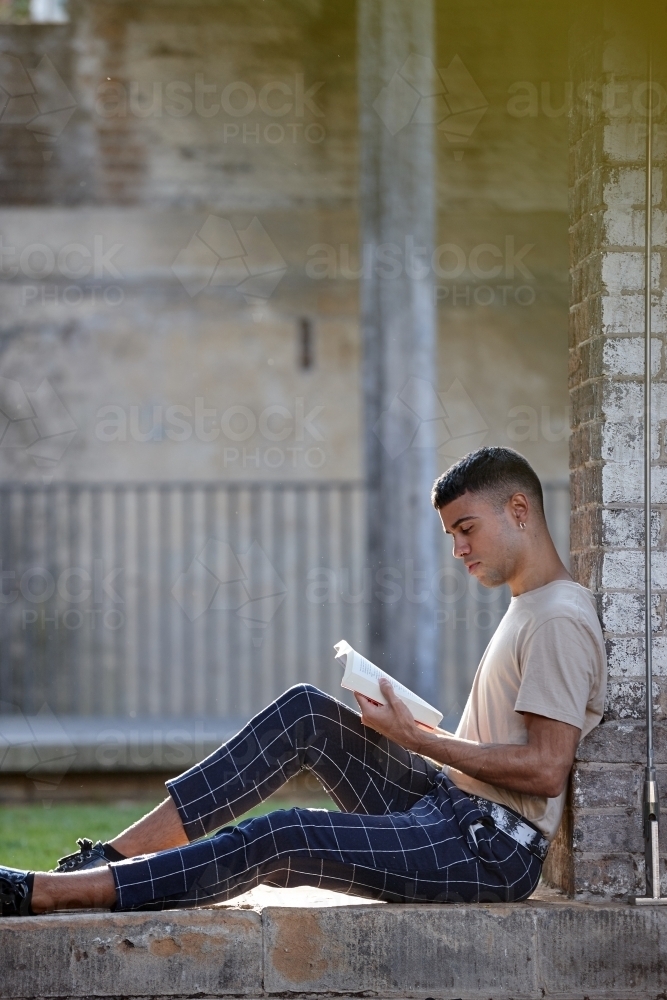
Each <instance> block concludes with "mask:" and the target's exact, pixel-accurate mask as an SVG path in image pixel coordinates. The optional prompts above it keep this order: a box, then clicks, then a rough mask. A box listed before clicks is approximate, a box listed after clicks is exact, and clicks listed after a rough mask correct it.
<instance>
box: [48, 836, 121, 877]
mask: <svg viewBox="0 0 667 1000" xmlns="http://www.w3.org/2000/svg"><path fill="white" fill-rule="evenodd" d="M77 844H78V845H79V850H78V851H75V852H74V854H68V855H67V857H65V858H60V859H59V861H58V864H57V865H56V867H55V868H53V869H51V870H52V871H54V872H81V871H84V870H85V869H86V868H102V866H103V865H108V864H109V862H110V861H123V860H124V855H122V854H119V853H118V851H117V850H115V848H113V847H112V846H111V844H103V843H102V841H101V840H98V841H97V843H96V844H94V843H93V842H92V840H88V838H87V837H79V839H78V840H77Z"/></svg>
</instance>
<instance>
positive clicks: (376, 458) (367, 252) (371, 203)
mask: <svg viewBox="0 0 667 1000" xmlns="http://www.w3.org/2000/svg"><path fill="white" fill-rule="evenodd" d="M358 18H359V21H358V23H359V56H358V63H359V109H360V110H359V115H360V118H359V157H360V199H359V216H360V242H361V252H362V256H363V260H364V267H363V270H362V275H361V279H360V297H361V299H360V306H361V328H362V341H363V369H362V374H363V389H364V420H365V449H366V478H367V481H368V484H369V486H370V488H371V489H370V492H369V499H368V501H367V503H368V511H367V547H368V565H369V566H370V567H371V568H372V571H373V579H374V585H373V588H372V589H373V602H372V603H371V604H370V605H369V614H370V622H369V647H370V657H371V659H373V660H375V661H376V662H377V663H378V664H379V665H381V666H382V667H384V668H385V669H387V670H389V671H390V673H392V674H393V675H394V676H396V677H398V678H399V679H400V680H402V681H403V682H404V683H406V684H407V685H408V686H409V687H411V688H413V689H414V690H416V691H418V692H419V693H420V694H421V695H422V696H423V697H425V698H427V699H428V700H430V701H433V702H436V703H437V701H436V699H437V697H438V684H437V678H438V671H439V664H438V643H437V635H438V628H437V625H436V615H435V602H434V598H433V596H432V583H433V581H434V579H435V577H436V574H437V572H438V569H439V568H440V567H439V565H438V543H437V539H438V534H437V526H438V521H437V517H436V515H435V513H434V511H433V509H432V508H431V506H430V502H429V495H430V491H431V486H432V485H433V480H434V479H435V475H436V464H435V463H436V444H440V443H441V442H439V441H438V442H436V430H435V423H437V421H434V420H433V418H434V417H436V416H437V415H438V414H437V410H439V409H440V404H439V402H438V397H437V394H436V391H435V387H434V383H436V382H437V373H436V342H437V333H436V313H435V303H434V289H433V275H432V271H431V268H430V261H431V256H432V252H433V243H434V220H435V215H436V212H435V186H434V173H435V155H434V140H433V130H434V125H433V123H432V122H431V121H430V119H429V118H428V115H427V116H426V119H424V117H420V115H419V113H418V112H419V108H418V107H417V104H419V107H422V104H421V103H420V97H423V96H424V95H434V94H436V93H437V92H438V87H437V85H436V81H435V66H434V60H435V58H436V56H435V45H434V38H435V33H434V6H433V2H432V0H411V2H409V3H407V2H406V0H360V3H359V5H358ZM440 89H442V85H441V84H440ZM398 580H401V581H404V582H405V586H404V587H403V589H402V590H401V591H400V592H399V591H398V588H397V586H396V581H398Z"/></svg>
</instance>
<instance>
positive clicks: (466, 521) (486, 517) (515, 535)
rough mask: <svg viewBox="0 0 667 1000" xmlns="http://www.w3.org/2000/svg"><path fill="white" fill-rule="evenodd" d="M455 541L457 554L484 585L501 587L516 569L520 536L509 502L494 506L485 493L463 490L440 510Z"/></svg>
mask: <svg viewBox="0 0 667 1000" xmlns="http://www.w3.org/2000/svg"><path fill="white" fill-rule="evenodd" d="M438 513H439V514H440V519H441V521H442V523H443V526H444V529H445V531H446V532H447V534H448V535H451V536H452V538H453V541H454V556H455V558H457V559H462V560H463V562H464V564H465V566H466V568H467V570H468V573H470V575H471V576H474V577H476V578H477V579H478V580H479V582H480V583H481V584H482V585H483V586H484V587H499V586H501V584H503V583H506V582H507V580H509V579H510V578H511V576H512V574H513V573H514V571H515V567H516V564H517V558H518V555H519V547H520V544H521V539H520V537H519V532H518V531H517V524H516V518H514V517H513V515H512V512H511V510H510V506H509V504H508V505H507V506H506V507H505V508H503V509H502V510H498V509H497V507H494V506H493V504H492V503H491V501H490V500H489V499H487V498H486V497H485V495H484V494H483V493H464V494H463V496H462V497H459V498H458V499H457V500H452V502H451V503H448V504H446V506H444V507H441V508H440V510H439V511H438Z"/></svg>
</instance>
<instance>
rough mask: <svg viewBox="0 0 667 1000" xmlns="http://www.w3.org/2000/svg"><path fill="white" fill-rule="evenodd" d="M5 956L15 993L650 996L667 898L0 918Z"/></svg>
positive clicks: (579, 999)
mask: <svg viewBox="0 0 667 1000" xmlns="http://www.w3.org/2000/svg"><path fill="white" fill-rule="evenodd" d="M291 891H292V892H296V893H298V892H299V890H291ZM281 895H282V897H283V898H289V895H288V893H282V894H281ZM293 898H295V899H297V900H298V899H299V896H298V895H297V896H295V897H293ZM344 900H345V897H342V898H341V902H343V901H344ZM347 902H350V900H347ZM244 905H245V906H248V905H249V904H244ZM0 955H2V963H1V964H2V973H3V974H2V976H0V996H2V997H3V998H4V997H6V998H9V997H11V998H13V1000H15V998H28V997H30V998H37V997H44V998H47V997H49V998H51V997H60V998H65V997H69V998H75V997H76V998H83V997H119V996H123V997H158V996H163V997H164V996H169V997H192V996H195V995H198V996H208V997H231V996H241V997H243V996H254V997H270V996H276V995H283V996H284V995H289V996H292V997H300V996H302V997H313V996H318V995H322V996H324V995H328V996H341V997H345V996H350V995H351V994H356V995H359V994H360V993H363V994H365V995H367V996H368V995H372V996H381V997H417V998H419V997H422V998H426V997H433V998H435V1000H452V998H461V1000H473V998H475V1000H478V998H480V997H481V998H484V1000H509V998H526V1000H528V998H531V1000H532V998H540V1000H542V998H543V997H545V996H547V997H556V998H561V1000H575V998H576V1000H583V998H585V997H588V998H589V1000H603V998H604V1000H634V998H642V1000H649V998H651V1000H653V998H658V997H664V988H665V982H667V908H658V907H656V908H652V909H649V908H645V909H644V908H643V909H635V908H632V907H629V906H625V905H621V904H616V903H597V904H596V903H590V904H589V903H573V902H570V901H566V900H563V901H558V902H544V901H541V900H532V901H528V902H527V903H518V904H513V905H499V904H486V905H468V906H461V905H450V906H438V905H433V906H424V905H403V906H394V905H383V904H381V905H377V904H375V905H373V904H360V905H347V906H328V905H320V906H265V907H264V908H263V909H259V908H249V909H246V908H244V907H243V906H241V907H239V906H225V907H213V908H210V909H202V910H195V911H193V910H190V911H170V912H165V913H133V914H107V913H85V914H77V915H74V914H62V915H58V916H51V917H37V918H31V919H27V920H5V921H1V922H0Z"/></svg>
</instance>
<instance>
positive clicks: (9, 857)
mask: <svg viewBox="0 0 667 1000" xmlns="http://www.w3.org/2000/svg"><path fill="white" fill-rule="evenodd" d="M292 804H297V803H291V802H289V801H286V800H284V799H281V800H280V801H273V802H270V801H269V802H265V803H263V804H262V805H261V806H257V808H255V809H251V810H250V812H248V813H247V814H246V816H245V817H244V819H245V818H247V817H248V816H261V815H262V814H264V813H267V812H270V811H271V810H272V809H289V808H290V806H291V805H292ZM298 804H299V805H301V804H302V803H301V802H299V803H298ZM156 805H157V801H146V802H140V803H132V804H130V803H121V804H116V803H106V802H104V803H91V804H87V805H80V804H78V803H74V804H71V805H69V804H66V803H59V804H53V805H51V806H48V807H45V806H42V805H41V804H40V805H20V806H4V805H0V864H1V865H7V866H9V867H11V868H31V869H34V870H36V871H48V870H49V869H50V868H53V866H54V865H55V863H56V861H57V860H58V858H61V857H63V855H65V854H71V853H72V852H73V851H75V850H76V849H77V848H76V838H77V837H90V838H91V839H92V840H102V841H105V840H109V839H111V838H112V837H114V836H115V835H116V834H117V833H119V832H120V831H121V830H123V829H124V828H125V827H127V826H129V825H130V824H131V823H134V822H135V821H136V820H138V819H139V818H140V817H141V816H143V815H144V813H146V812H148V810H149V809H152V808H153V807H154V806H156ZM312 805H313V806H316V807H319V808H329V809H333V808H335V807H334V805H333V803H332V802H331V800H330V799H323V800H322V801H321V802H320V801H317V802H315V801H313V802H312Z"/></svg>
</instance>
